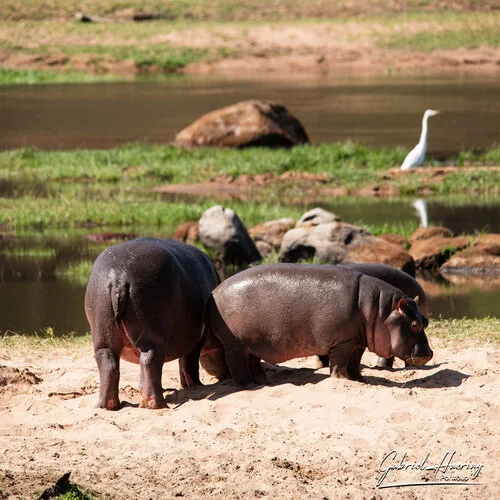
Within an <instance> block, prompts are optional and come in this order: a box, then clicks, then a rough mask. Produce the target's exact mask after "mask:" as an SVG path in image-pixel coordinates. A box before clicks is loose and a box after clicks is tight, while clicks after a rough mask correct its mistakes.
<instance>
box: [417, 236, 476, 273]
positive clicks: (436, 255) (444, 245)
mask: <svg viewBox="0 0 500 500" xmlns="http://www.w3.org/2000/svg"><path fill="white" fill-rule="evenodd" d="M467 246H469V238H468V237H467V236H456V237H455V238H446V237H443V236H433V237H431V238H428V239H423V240H416V241H413V242H412V245H411V247H410V250H409V251H408V253H409V254H410V255H411V256H412V257H413V259H414V260H415V265H416V266H417V268H418V269H439V268H440V267H441V265H442V264H443V263H444V262H446V261H447V260H448V259H449V258H450V257H451V256H452V255H453V254H454V253H455V252H457V251H458V250H462V249H463V248H465V247H467Z"/></svg>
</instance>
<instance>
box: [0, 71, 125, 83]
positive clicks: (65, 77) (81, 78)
mask: <svg viewBox="0 0 500 500" xmlns="http://www.w3.org/2000/svg"><path fill="white" fill-rule="evenodd" d="M119 80H123V77H120V76H118V75H111V74H104V75H95V74H92V73H82V72H77V71H64V72H55V71H38V70H17V69H8V68H0V85H35V84H39V83H88V82H110V81H119Z"/></svg>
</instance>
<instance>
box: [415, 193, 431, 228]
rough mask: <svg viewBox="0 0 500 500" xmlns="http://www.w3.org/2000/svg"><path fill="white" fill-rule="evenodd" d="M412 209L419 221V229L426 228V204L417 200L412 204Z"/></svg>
mask: <svg viewBox="0 0 500 500" xmlns="http://www.w3.org/2000/svg"><path fill="white" fill-rule="evenodd" d="M413 207H414V208H415V210H416V211H417V214H418V217H419V219H420V227H427V226H428V225H429V216H428V214H427V202H426V201H425V200H422V199H421V198H419V199H418V200H415V201H414V202H413Z"/></svg>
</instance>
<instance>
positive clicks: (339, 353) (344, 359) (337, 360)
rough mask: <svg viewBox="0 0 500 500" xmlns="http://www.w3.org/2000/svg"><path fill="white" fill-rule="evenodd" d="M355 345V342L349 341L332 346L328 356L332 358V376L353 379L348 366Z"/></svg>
mask: <svg viewBox="0 0 500 500" xmlns="http://www.w3.org/2000/svg"><path fill="white" fill-rule="evenodd" d="M355 347H356V346H355V344H354V342H352V341H351V342H349V341H348V342H341V343H339V344H335V345H334V346H333V347H332V348H330V351H329V352H328V358H329V360H330V377H334V378H347V379H352V377H351V376H350V374H349V372H348V369H347V367H348V365H349V361H350V360H351V354H352V353H353V351H354V350H355ZM360 359H361V358H360Z"/></svg>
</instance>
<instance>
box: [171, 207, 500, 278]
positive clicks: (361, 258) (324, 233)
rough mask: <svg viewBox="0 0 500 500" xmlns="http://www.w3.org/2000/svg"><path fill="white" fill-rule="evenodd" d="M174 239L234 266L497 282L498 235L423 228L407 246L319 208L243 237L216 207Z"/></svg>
mask: <svg viewBox="0 0 500 500" xmlns="http://www.w3.org/2000/svg"><path fill="white" fill-rule="evenodd" d="M174 239H178V240H182V241H186V242H188V243H196V242H197V241H198V240H199V241H201V242H202V243H203V244H204V245H205V247H207V248H208V249H210V250H211V251H213V252H214V253H215V255H216V256H217V259H218V260H219V261H221V262H222V263H224V264H233V265H237V266H244V265H248V264H250V263H253V262H259V261H261V260H262V259H263V258H266V257H269V256H270V255H272V254H273V253H276V254H278V260H279V261H280V262H297V261H299V260H302V259H311V258H314V259H316V260H318V261H319V262H325V263H331V264H339V263H348V262H354V263H377V264H386V265H390V266H393V267H396V268H398V269H401V270H403V271H405V272H407V273H409V274H410V275H412V276H414V275H415V272H416V270H419V271H433V272H440V273H443V274H446V273H449V274H475V275H484V276H500V234H483V235H479V236H454V234H453V232H452V231H451V230H450V229H448V228H444V227H427V228H419V229H417V230H416V231H415V232H414V233H413V234H412V235H411V237H410V238H409V239H408V240H407V239H405V238H403V237H401V236H398V235H393V234H386V235H382V236H374V235H373V234H371V233H370V232H369V231H367V230H366V229H363V228H361V227H357V226H354V225H351V224H348V223H346V222H342V221H341V220H340V218H339V217H338V216H337V215H335V214H333V213H331V212H328V211H326V210H324V209H322V208H314V209H312V210H310V211H308V212H306V213H305V214H304V215H303V216H302V217H301V218H300V219H299V221H298V222H297V223H295V221H294V220H293V219H290V218H283V219H278V220H273V221H269V222H264V223H262V224H259V225H257V226H255V227H252V228H250V229H249V230H248V231H247V229H246V228H245V226H244V225H243V223H242V222H241V220H240V218H239V217H238V215H237V214H236V213H235V212H234V211H233V210H231V209H228V208H224V207H222V206H220V205H217V206H213V207H211V208H209V209H208V210H206V211H205V212H204V213H203V215H202V216H201V218H200V221H199V223H196V222H190V223H183V224H181V225H180V226H179V227H178V228H177V230H176V232H175V234H174Z"/></svg>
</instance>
